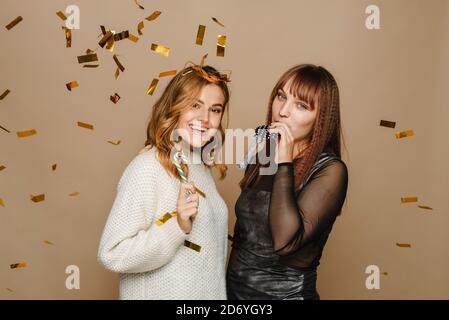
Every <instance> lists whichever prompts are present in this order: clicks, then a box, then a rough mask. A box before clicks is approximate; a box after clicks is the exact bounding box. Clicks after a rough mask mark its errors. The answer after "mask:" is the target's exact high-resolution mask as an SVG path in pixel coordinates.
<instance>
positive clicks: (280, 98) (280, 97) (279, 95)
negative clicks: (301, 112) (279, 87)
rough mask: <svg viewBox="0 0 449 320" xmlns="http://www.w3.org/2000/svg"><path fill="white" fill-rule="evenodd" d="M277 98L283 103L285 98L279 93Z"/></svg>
mask: <svg viewBox="0 0 449 320" xmlns="http://www.w3.org/2000/svg"><path fill="white" fill-rule="evenodd" d="M277 98H278V99H279V100H281V101H283V100H285V99H286V96H285V95H284V94H282V93H281V92H278V94H277Z"/></svg>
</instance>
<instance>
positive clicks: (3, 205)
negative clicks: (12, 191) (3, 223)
mask: <svg viewBox="0 0 449 320" xmlns="http://www.w3.org/2000/svg"><path fill="white" fill-rule="evenodd" d="M0 206H2V207H3V208H4V207H5V203H4V202H3V199H2V198H0Z"/></svg>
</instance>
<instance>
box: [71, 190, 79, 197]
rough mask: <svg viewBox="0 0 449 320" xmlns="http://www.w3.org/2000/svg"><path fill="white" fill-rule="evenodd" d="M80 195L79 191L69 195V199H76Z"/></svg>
mask: <svg viewBox="0 0 449 320" xmlns="http://www.w3.org/2000/svg"><path fill="white" fill-rule="evenodd" d="M79 195H80V193H79V192H78V191H75V192H71V193H69V197H76V196H79Z"/></svg>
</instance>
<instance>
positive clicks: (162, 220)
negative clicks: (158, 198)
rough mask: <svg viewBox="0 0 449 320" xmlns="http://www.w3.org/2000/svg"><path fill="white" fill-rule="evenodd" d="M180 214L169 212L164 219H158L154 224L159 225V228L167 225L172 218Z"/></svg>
mask: <svg viewBox="0 0 449 320" xmlns="http://www.w3.org/2000/svg"><path fill="white" fill-rule="evenodd" d="M177 214H178V213H177V212H176V211H173V212H167V213H166V214H164V215H163V216H162V217H160V218H159V219H157V220H156V221H155V222H154V223H155V224H157V225H158V226H161V225H163V224H164V223H166V222H167V221H168V220H170V219H171V218H172V217H175V216H176V215H177Z"/></svg>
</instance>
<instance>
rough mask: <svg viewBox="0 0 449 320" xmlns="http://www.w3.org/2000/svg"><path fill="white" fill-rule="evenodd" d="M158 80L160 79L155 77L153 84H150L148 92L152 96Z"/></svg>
mask: <svg viewBox="0 0 449 320" xmlns="http://www.w3.org/2000/svg"><path fill="white" fill-rule="evenodd" d="M158 82H159V79H156V78H154V79H153V81H151V84H150V86H149V87H148V89H147V94H148V95H150V96H151V95H153V93H154V90H156V87H157V84H158Z"/></svg>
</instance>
